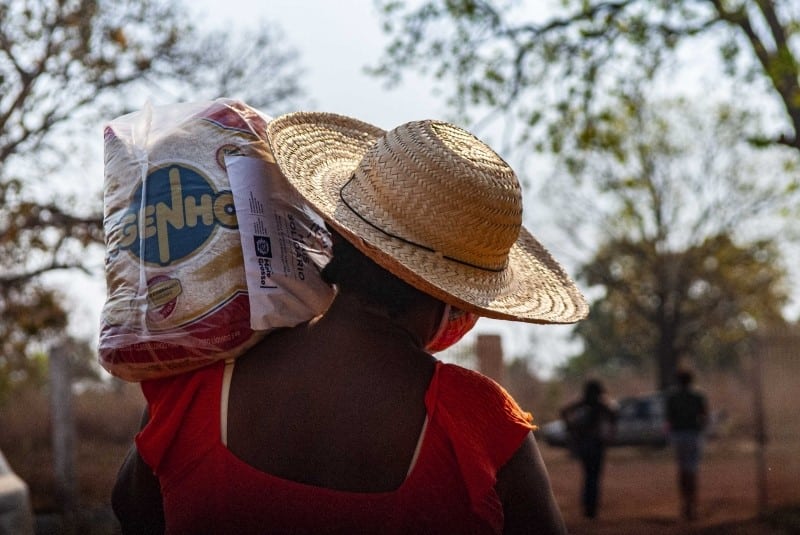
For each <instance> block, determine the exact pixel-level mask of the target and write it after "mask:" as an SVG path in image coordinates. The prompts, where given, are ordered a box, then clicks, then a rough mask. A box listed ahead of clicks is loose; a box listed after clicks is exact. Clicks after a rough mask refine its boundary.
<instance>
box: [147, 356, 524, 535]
mask: <svg viewBox="0 0 800 535" xmlns="http://www.w3.org/2000/svg"><path fill="white" fill-rule="evenodd" d="M223 370H224V363H223V362H218V363H215V364H212V365H210V366H208V367H206V368H203V369H200V370H198V371H195V372H192V373H187V374H182V375H178V376H175V377H171V378H167V379H159V380H153V381H145V382H143V383H142V390H143V392H144V394H145V397H146V398H147V401H148V404H149V409H150V421H149V423H148V424H147V426H145V428H144V429H143V430H142V431H141V432H140V433H139V434H138V435H137V437H136V445H137V447H138V449H139V452H140V454H141V456H142V458H143V459H144V460H145V462H147V464H148V465H149V466H150V467H151V468H152V469H153V471H154V472H155V474H156V476H157V477H158V479H159V481H160V483H161V492H162V495H163V499H164V514H165V519H166V525H167V533H170V534H177V533H191V534H201V533H236V534H246V533H293V534H299V533H314V534H318V533H348V534H354V533H387V534H389V533H397V534H408V533H500V532H502V529H503V509H502V504H501V503H500V499H499V497H498V496H497V493H496V492H495V490H494V486H495V482H496V474H497V470H498V469H499V468H500V467H502V466H503V465H504V464H505V463H506V462H507V461H508V460H509V459H510V458H511V456H512V455H513V454H514V452H515V451H516V450H517V448H518V447H519V446H520V444H521V443H522V441H523V439H524V438H525V436H526V435H527V434H528V433H529V432H530V430H531V429H533V426H532V425H531V424H530V419H531V418H530V415H529V414H528V413H525V412H523V411H522V410H521V409H520V408H519V407H518V406H517V404H516V403H515V402H514V400H513V399H512V398H511V397H510V396H509V395H508V393H507V392H506V391H505V390H504V389H503V388H502V387H501V386H499V385H498V384H497V383H495V382H494V381H492V380H491V379H488V378H487V377H485V376H483V375H480V374H478V373H476V372H473V371H470V370H467V369H465V368H461V367H459V366H456V365H452V364H443V363H441V362H438V363H437V364H436V370H435V372H434V375H433V378H432V380H431V383H430V385H429V387H428V391H427V393H426V395H425V406H426V408H427V413H428V420H427V427H426V429H425V432H424V435H423V436H422V442H421V444H420V446H419V455H418V457H417V460H416V463H415V464H414V465H413V468H412V470H411V472H410V473H409V475H408V477H407V478H406V480H405V481H404V482H403V484H402V485H401V486H400V487H399V488H398V489H396V490H395V491H392V492H379V493H359V492H348V491H340V490H333V489H327V488H320V487H314V486H310V485H306V484H302V483H297V482H293V481H288V480H285V479H282V478H279V477H276V476H273V475H270V474H268V473H265V472H261V471H259V470H257V469H255V468H253V467H251V466H249V465H247V464H246V463H244V462H243V461H242V460H240V459H239V458H238V457H236V456H235V455H234V454H233V453H231V452H230V451H229V450H228V449H227V448H226V447H225V445H224V444H223V441H222V437H221V422H220V414H221V413H220V403H221V395H222V382H223Z"/></svg>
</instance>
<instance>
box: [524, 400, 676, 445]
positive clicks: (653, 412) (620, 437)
mask: <svg viewBox="0 0 800 535" xmlns="http://www.w3.org/2000/svg"><path fill="white" fill-rule="evenodd" d="M617 411H618V412H617V414H618V418H617V429H616V433H614V435H613V438H612V439H611V441H610V442H609V445H610V446H653V447H664V446H666V445H667V440H668V437H667V426H666V419H665V415H664V396H663V394H661V393H659V392H656V393H652V394H647V395H643V396H631V397H626V398H622V399H620V400H619V401H618V402H617ZM538 434H539V436H540V437H541V439H542V440H544V442H545V443H546V444H548V445H550V446H556V447H567V446H568V445H569V443H568V435H567V427H566V424H565V423H564V421H563V420H555V421H553V422H549V423H546V424H544V425H542V426H541V428H540V430H539V433H538Z"/></svg>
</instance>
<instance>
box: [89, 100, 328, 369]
mask: <svg viewBox="0 0 800 535" xmlns="http://www.w3.org/2000/svg"><path fill="white" fill-rule="evenodd" d="M269 120H270V119H269V117H268V116H266V115H264V114H262V113H260V112H258V111H257V110H255V109H253V108H251V107H249V106H247V105H246V104H244V103H242V102H239V101H235V100H229V99H218V100H215V101H212V102H204V103H189V104H179V105H173V106H163V107H151V106H148V107H145V108H144V109H143V110H142V111H140V112H135V113H132V114H128V115H125V116H122V117H119V118H118V119H115V120H113V121H111V123H110V124H108V125H107V127H106V128H105V132H104V139H105V185H104V220H103V225H104V230H105V235H106V258H105V272H106V282H107V288H108V295H107V299H106V302H105V305H104V307H103V311H102V315H101V329H100V342H99V358H100V363H101V365H102V366H103V367H104V368H105V369H106V370H108V371H109V372H110V373H111V374H112V375H115V376H117V377H119V378H121V379H124V380H127V381H141V380H145V379H153V378H159V377H165V376H169V375H173V374H177V373H182V372H186V371H190V370H192V369H195V368H199V367H201V366H204V365H207V364H209V363H211V362H214V361H217V360H220V359H227V358H235V357H237V356H239V355H241V354H242V353H243V352H244V351H246V350H247V349H248V348H250V347H251V346H253V345H254V344H255V343H257V342H258V341H259V340H260V339H261V338H262V337H263V336H264V335H265V333H267V332H269V331H270V330H272V329H275V328H278V327H288V326H293V325H296V324H298V323H300V322H303V321H306V320H309V319H311V318H312V317H314V316H315V315H318V314H320V313H321V312H322V311H324V310H325V308H327V306H328V305H329V303H330V300H331V298H332V297H333V290H332V289H331V288H330V287H329V286H328V285H327V284H325V283H324V282H322V280H321V278H320V274H319V272H320V269H321V267H322V266H323V265H324V264H325V262H326V261H327V259H328V258H329V255H330V236H329V235H328V233H327V232H326V230H325V228H324V224H323V221H322V220H321V219H320V218H319V217H318V216H317V215H316V214H315V213H314V212H312V211H311V210H310V209H309V208H308V207H307V206H306V205H305V203H304V201H303V200H302V199H301V198H300V197H299V196H298V195H297V194H296V193H295V192H294V190H293V189H292V188H291V186H290V185H289V184H288V182H286V179H285V178H284V177H283V175H282V174H281V173H280V170H279V169H278V168H277V165H276V164H275V163H274V160H273V158H272V154H271V152H270V150H269V146H268V144H267V142H266V138H265V126H266V124H267V122H268V121H269Z"/></svg>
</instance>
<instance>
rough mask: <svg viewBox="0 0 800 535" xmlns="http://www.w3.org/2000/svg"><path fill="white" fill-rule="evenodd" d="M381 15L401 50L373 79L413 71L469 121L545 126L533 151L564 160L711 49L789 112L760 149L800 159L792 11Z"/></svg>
mask: <svg viewBox="0 0 800 535" xmlns="http://www.w3.org/2000/svg"><path fill="white" fill-rule="evenodd" d="M376 4H377V5H378V7H379V10H380V13H381V14H382V17H383V23H384V29H385V30H386V33H387V34H388V35H389V37H390V41H389V44H388V46H387V47H386V49H385V51H384V52H385V53H384V56H383V58H382V59H381V61H380V62H379V64H378V65H377V66H376V67H375V68H374V69H373V71H372V72H374V73H375V74H378V75H380V76H384V77H385V78H386V79H387V80H389V81H390V82H393V83H396V82H398V81H399V80H401V78H402V74H403V72H404V71H406V70H409V69H415V70H418V71H421V72H426V73H429V74H431V75H433V76H435V77H436V78H438V79H439V80H441V81H443V82H444V81H446V82H447V83H446V84H442V85H443V86H445V87H447V88H448V91H449V92H450V96H451V98H452V100H451V102H452V104H453V105H454V107H455V109H456V110H457V111H458V113H459V115H460V116H461V118H462V119H463V120H465V121H469V120H471V117H470V114H471V113H472V112H474V110H475V109H487V108H488V109H489V110H490V112H498V113H502V114H503V115H504V116H506V115H508V113H509V112H511V113H512V114H513V115H515V116H516V117H517V118H518V119H520V120H521V121H522V124H529V125H530V124H533V123H541V124H540V127H539V129H538V130H537V132H536V135H535V136H531V133H530V132H526V133H525V134H524V137H526V138H527V137H534V138H535V139H536V142H535V143H534V146H537V147H542V148H544V149H547V150H551V151H555V152H561V151H563V150H564V149H565V144H564V141H565V140H566V139H569V138H572V137H580V136H581V134H582V133H589V132H591V130H592V128H593V125H595V124H596V123H597V121H598V120H599V119H601V115H602V114H603V113H604V111H605V110H607V109H616V108H617V107H618V106H620V105H623V106H624V95H625V91H624V90H625V88H629V87H631V86H635V85H637V84H639V83H640V82H641V81H643V80H651V79H653V78H654V77H655V76H656V75H657V74H658V73H661V72H665V74H666V76H671V74H672V73H671V72H670V71H669V69H672V68H673V67H674V62H673V61H672V60H673V59H674V58H675V57H676V55H675V52H676V51H679V50H681V49H682V48H683V49H685V48H687V47H695V46H696V45H698V44H699V43H701V42H703V41H707V40H711V41H712V42H714V43H716V44H717V46H718V50H719V54H718V56H717V57H716V58H704V60H706V61H708V60H713V59H716V60H717V61H718V62H719V64H720V65H721V66H723V67H724V70H725V72H726V73H727V74H728V75H729V76H731V77H741V79H740V81H741V82H742V83H744V84H746V85H748V86H750V87H751V88H755V87H758V88H759V89H760V90H762V91H765V93H764V94H766V95H768V96H769V97H771V98H776V99H778V100H779V101H780V102H781V104H782V105H783V106H784V110H785V112H786V115H785V117H786V119H787V121H786V124H787V125H788V129H789V131H788V132H787V133H785V134H779V135H777V136H776V135H775V133H774V132H764V133H763V135H762V136H761V137H762V138H764V139H770V140H771V142H772V143H779V144H785V145H789V146H791V147H794V148H795V149H800V139H799V138H798V134H797V133H798V131H800V76H799V75H800V68H799V67H798V65H799V64H800V62H799V61H798V55H799V54H800V40H798V34H799V33H800V31H799V30H798V27H799V25H800V21H799V20H798V16H800V15H799V14H798V11H797V9H794V8H793V2H792V1H791V0H780V1H777V2H759V1H756V0H744V1H742V2H736V3H728V2H694V1H690V0H673V1H668V0H664V1H661V0H659V1H653V0H626V1H622V2H607V1H604V0H564V1H562V2H560V3H559V5H557V6H552V5H551V6H549V7H550V8H551V9H550V10H547V9H546V8H545V6H540V5H539V4H538V3H536V2H522V1H507V0H486V1H480V2H478V1H450V0H425V1H423V2H407V1H402V0H376ZM542 8H544V9H542ZM756 77H757V78H759V79H760V80H756ZM762 80H763V81H765V82H766V84H760V83H759V84H756V83H754V82H755V81H758V82H760V81H762ZM668 83H669V82H668ZM533 117H537V119H536V120H532V118H533ZM539 119H541V121H540V120H539Z"/></svg>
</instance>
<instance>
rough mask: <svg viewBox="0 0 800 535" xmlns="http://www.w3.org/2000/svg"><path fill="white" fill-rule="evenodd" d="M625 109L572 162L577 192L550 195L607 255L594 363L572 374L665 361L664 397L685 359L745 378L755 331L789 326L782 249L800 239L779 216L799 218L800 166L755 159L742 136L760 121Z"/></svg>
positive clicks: (599, 256)
mask: <svg viewBox="0 0 800 535" xmlns="http://www.w3.org/2000/svg"><path fill="white" fill-rule="evenodd" d="M625 102H626V105H625V106H624V107H621V108H619V109H617V110H615V113H610V112H609V114H608V115H607V120H606V121H605V123H604V124H605V125H607V126H603V128H601V129H600V130H598V132H597V137H596V141H595V142H594V143H587V144H585V145H583V148H582V150H578V151H575V152H574V153H573V155H572V156H571V157H570V158H565V159H564V160H563V165H564V166H565V168H564V169H563V170H562V174H567V173H571V174H572V176H573V177H574V178H575V181H576V184H577V186H576V187H573V188H569V189H564V188H553V189H552V190H549V195H548V196H549V198H550V199H551V202H552V203H553V206H554V207H555V210H554V212H555V213H556V214H558V215H557V216H556V218H557V220H558V218H563V219H560V220H559V223H560V224H559V225H558V226H559V227H562V228H565V229H569V233H570V234H571V235H573V236H574V235H580V234H587V233H588V235H589V236H590V237H589V239H587V240H586V241H589V240H591V239H594V240H597V242H599V244H600V245H599V247H598V248H596V249H595V248H594V247H592V246H588V247H586V249H588V250H591V251H593V255H592V257H591V258H590V259H589V260H587V261H585V262H584V263H583V267H582V268H581V269H580V271H579V276H580V278H581V279H583V281H584V282H585V283H586V284H587V285H588V286H590V287H597V288H599V289H600V291H601V292H602V297H600V298H599V299H597V300H596V301H595V302H594V303H593V304H592V309H591V312H590V315H589V318H588V319H587V320H585V321H584V322H583V323H581V324H579V325H577V326H576V328H575V330H574V334H575V335H576V336H578V337H579V338H581V339H582V340H583V342H584V350H583V352H582V353H581V354H580V355H578V356H577V357H576V358H575V359H574V360H573V361H572V362H569V363H568V364H567V367H566V369H567V370H572V371H575V372H580V371H585V368H586V367H587V366H599V365H603V366H605V367H621V366H633V367H636V368H639V369H642V368H645V369H646V368H648V365H649V361H650V360H651V359H653V360H655V363H656V369H657V371H658V380H657V382H658V385H659V386H660V387H662V388H663V387H665V386H667V385H668V384H670V383H671V381H672V378H673V377H674V372H675V368H676V365H677V363H678V360H679V359H680V358H681V357H687V356H688V357H691V358H692V360H693V361H696V362H698V363H702V364H705V365H711V366H722V367H728V368H730V367H734V366H735V365H737V364H738V363H739V361H740V360H741V357H742V355H743V354H744V351H745V350H746V349H747V347H746V346H747V337H748V335H749V334H750V333H751V332H752V331H753V330H754V329H755V327H756V326H759V325H765V324H779V323H782V322H783V319H782V316H781V311H782V306H783V305H784V304H786V302H787V299H788V297H787V296H788V288H787V285H786V270H785V267H784V266H783V262H782V258H781V255H780V254H779V253H778V250H779V246H780V245H782V244H784V242H783V241H781V240H780V239H778V238H777V237H776V236H779V235H780V236H785V237H786V238H787V239H791V238H793V236H792V235H791V233H790V229H791V227H792V225H786V224H785V223H786V221H781V220H780V219H778V218H777V217H776V214H779V213H781V212H788V213H791V210H792V209H794V208H795V207H796V205H797V201H798V194H799V193H800V188H799V187H798V181H797V178H796V176H795V175H796V169H797V165H798V159H799V158H798V155H797V154H796V153H795V152H794V151H792V150H791V149H788V148H780V147H772V148H770V149H754V148H753V147H752V146H750V145H749V144H748V143H747V142H745V141H743V138H742V136H741V135H740V132H741V131H742V129H743V128H744V127H745V126H746V125H750V124H752V123H753V122H754V121H756V120H757V117H754V116H752V115H750V114H747V113H742V112H739V111H737V110H733V109H731V108H729V107H727V106H721V107H718V108H716V113H714V114H709V113H706V114H700V113H698V108H697V106H696V105H694V104H692V103H690V102H688V101H686V100H683V99H677V100H670V101H663V100H660V101H656V102H648V101H647V100H646V99H644V98H643V97H639V98H630V99H628V100H626V101H625ZM606 128H607V130H608V131H607V132H606V131H605V130H606ZM612 137H613V141H609V139H610V138H612ZM600 140H603V141H600ZM579 214H582V215H580V217H577V215H579ZM782 223H783V225H782ZM781 226H783V227H784V228H783V229H781ZM589 230H591V232H588V231H589ZM779 230H783V232H780V231H779Z"/></svg>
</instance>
